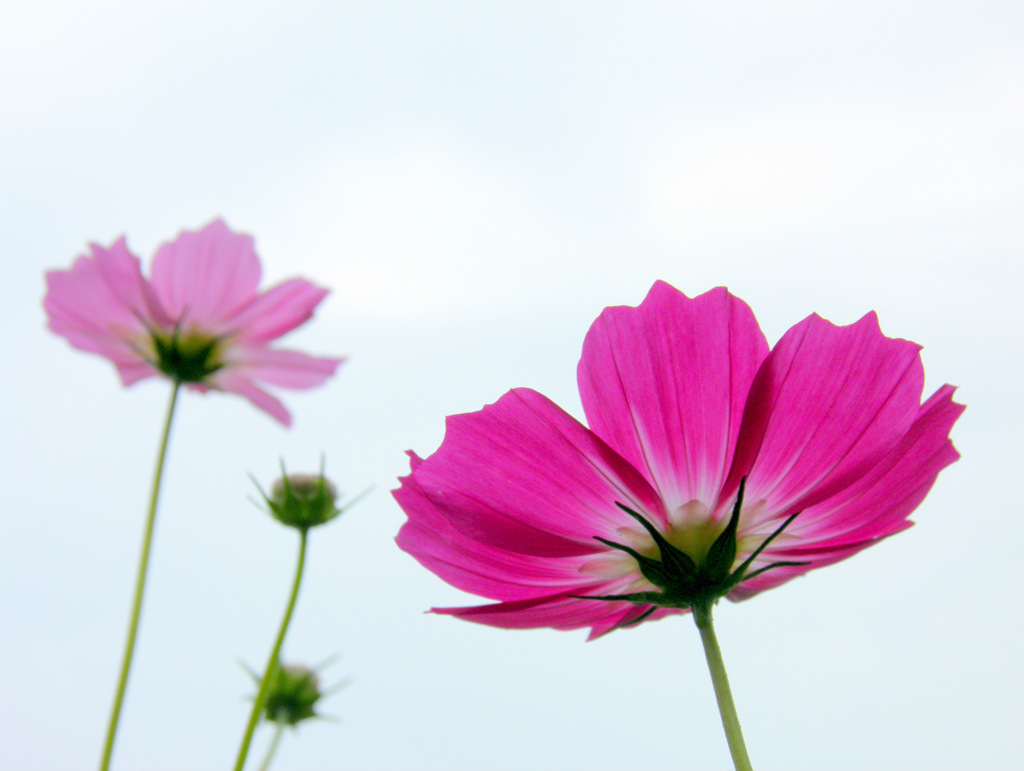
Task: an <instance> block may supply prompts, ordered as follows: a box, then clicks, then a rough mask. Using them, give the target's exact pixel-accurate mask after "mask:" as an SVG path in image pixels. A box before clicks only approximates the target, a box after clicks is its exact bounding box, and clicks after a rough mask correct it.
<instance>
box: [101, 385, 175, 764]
mask: <svg viewBox="0 0 1024 771" xmlns="http://www.w3.org/2000/svg"><path fill="white" fill-rule="evenodd" d="M179 390H181V383H180V382H179V381H177V380H176V381H174V387H173V388H172V389H171V403H170V405H169V406H168V408H167V419H166V420H165V421H164V431H163V436H162V437H161V439H160V450H159V452H158V453H157V456H156V471H155V472H154V474H153V490H152V492H151V493H150V496H149V513H148V514H147V516H146V531H145V535H143V537H142V553H141V555H140V557H139V571H138V574H137V575H136V577H135V598H134V600H133V601H132V614H131V619H130V620H129V622H128V639H127V641H126V642H125V649H124V659H123V660H122V662H121V676H120V678H119V679H118V682H117V692H116V693H115V695H114V707H113V709H112V710H111V711H110V722H109V724H108V725H107V739H106V742H105V743H104V745H103V758H102V760H101V761H100V771H107V769H109V768H110V759H111V756H112V755H113V754H114V737H115V736H116V735H117V724H118V722H119V721H120V719H121V706H122V704H123V703H124V694H125V691H126V690H127V688H128V672H129V670H131V666H132V655H133V654H134V653H135V638H136V636H137V635H138V632H139V619H140V618H141V616H142V596H143V594H144V592H145V589H146V573H147V572H148V570H149V553H150V550H151V547H152V545H153V528H154V525H155V523H156V503H157V499H158V498H159V497H160V482H161V480H162V479H163V475H164V459H165V458H166V457H167V444H168V440H169V439H170V436H171V420H172V419H173V418H174V405H175V404H176V403H177V401H178V391H179Z"/></svg>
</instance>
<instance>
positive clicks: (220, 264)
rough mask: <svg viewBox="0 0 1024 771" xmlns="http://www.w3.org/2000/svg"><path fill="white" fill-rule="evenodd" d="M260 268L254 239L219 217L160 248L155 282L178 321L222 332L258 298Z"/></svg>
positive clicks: (160, 295) (157, 290)
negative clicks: (245, 307)
mask: <svg viewBox="0 0 1024 771" xmlns="http://www.w3.org/2000/svg"><path fill="white" fill-rule="evenodd" d="M260 272H261V271H260V261H259V258H258V257H257V256H256V252H255V250H254V248H253V239H252V237H251V236H247V235H243V234H241V233H234V232H232V231H231V230H229V229H228V226H227V225H226V224H225V223H224V222H223V220H219V219H218V220H214V221H213V222H211V223H210V224H209V225H207V226H206V227H205V228H203V229H202V230H199V231H198V232H191V231H183V232H182V233H181V235H179V236H178V237H177V238H176V239H175V240H174V241H172V242H170V243H168V244H164V245H163V246H161V247H160V249H159V250H157V253H156V256H155V257H154V258H153V271H152V276H153V278H152V284H153V289H154V290H155V291H156V294H157V296H158V297H159V298H160V301H161V303H162V304H163V306H164V307H165V308H166V309H167V312H168V313H170V315H171V316H172V317H173V318H174V319H175V320H180V321H187V322H189V323H190V324H191V325H192V326H197V327H200V328H202V329H204V330H206V331H210V332H214V333H220V332H223V331H224V330H223V329H222V327H223V325H224V322H225V320H226V319H229V318H230V317H231V316H232V314H234V313H235V312H236V311H238V309H240V308H241V307H243V306H244V305H246V304H248V303H250V302H252V301H253V299H254V297H255V296H256V288H257V287H258V286H259V283H260Z"/></svg>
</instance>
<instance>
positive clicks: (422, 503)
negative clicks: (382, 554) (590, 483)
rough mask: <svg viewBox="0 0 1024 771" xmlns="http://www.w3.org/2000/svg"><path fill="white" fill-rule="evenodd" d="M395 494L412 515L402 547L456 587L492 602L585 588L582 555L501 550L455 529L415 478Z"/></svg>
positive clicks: (404, 529) (404, 481)
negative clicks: (559, 589)
mask: <svg viewBox="0 0 1024 771" xmlns="http://www.w3.org/2000/svg"><path fill="white" fill-rule="evenodd" d="M400 481H401V483H402V486H401V487H400V488H399V489H397V490H394V491H393V492H392V494H393V495H394V497H395V500H396V501H398V504H399V505H400V506H401V507H402V509H403V510H404V511H405V513H406V514H407V515H408V517H409V521H408V522H406V523H405V525H403V526H402V529H401V530H400V531H399V533H398V537H397V538H396V539H395V540H396V541H397V543H398V546H399V547H400V548H401V549H402V550H404V551H406V552H408V553H409V554H411V555H412V556H413V557H415V558H416V559H417V560H418V561H419V562H420V564H422V565H423V566H424V567H426V568H427V569H428V570H430V571H432V572H434V573H436V574H437V575H438V576H440V577H441V578H442V579H444V580H445V581H447V582H448V583H449V584H451V585H452V586H454V587H456V588H458V589H461V590H463V591H465V592H471V593H473V594H478V595H480V596H481V597H488V598H490V599H492V600H506V601H507V600H523V599H534V598H537V597H543V596H546V595H548V594H550V593H551V591H552V587H568V588H579V587H581V586H583V585H585V584H586V581H585V579H584V578H583V577H581V575H580V572H579V568H580V565H581V562H582V560H581V559H580V558H578V557H569V558H564V559H549V558H546V557H537V556H533V555H527V554H520V553H517V552H511V551H507V550H505V549H498V548H496V547H494V546H488V545H487V544H484V543H481V542H480V541H477V540H474V539H472V538H470V537H468V536H466V535H464V534H463V533H461V532H459V531H458V530H456V529H455V528H454V527H452V524H451V523H450V522H449V521H448V519H447V518H446V517H445V516H444V515H442V514H441V512H439V511H438V510H437V508H436V507H435V506H434V504H432V503H431V502H430V501H429V500H428V499H427V497H426V495H424V494H423V490H422V489H420V486H419V484H418V482H417V481H416V478H415V475H414V474H410V475H409V476H407V477H403V478H402V479H401V480H400Z"/></svg>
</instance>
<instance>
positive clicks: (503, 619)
mask: <svg viewBox="0 0 1024 771" xmlns="http://www.w3.org/2000/svg"><path fill="white" fill-rule="evenodd" d="M649 609H650V608H649V606H643V605H641V606H636V605H630V604H629V603H626V602H607V601H603V600H580V599H578V598H575V597H571V596H569V595H568V594H565V593H560V594H553V595H550V596H547V597H539V598H537V599H533V600H519V601H516V602H500V603H495V604H492V605H474V606H471V607H468V608H433V609H432V610H433V612H434V613H443V614H445V615H449V616H456V617H458V618H461V619H463V620H464V621H473V622H475V623H477V624H487V625H488V626H497V627H501V628H503V629H537V628H540V627H548V626H549V627H552V628H554V629H561V630H569V629H580V628H581V627H585V626H589V627H591V632H590V636H589V637H588V638H587V639H588V640H594V639H596V638H598V637H600V636H602V635H605V634H607V633H608V632H611V631H612V630H613V629H617V628H619V627H620V626H622V625H624V624H628V623H629V622H631V621H635V620H636V619H637V618H639V617H640V616H642V615H643V614H644V612H645V611H646V610H649ZM681 612H683V611H681V610H679V609H676V608H659V609H658V610H656V611H655V612H654V613H652V614H651V615H650V616H649V617H648V619H650V620H653V619H658V618H664V617H665V616H667V615H671V614H676V613H681Z"/></svg>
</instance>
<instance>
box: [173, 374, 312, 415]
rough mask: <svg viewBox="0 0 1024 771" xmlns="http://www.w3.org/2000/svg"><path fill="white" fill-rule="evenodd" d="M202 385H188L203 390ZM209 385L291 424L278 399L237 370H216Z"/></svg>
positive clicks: (287, 413)
mask: <svg viewBox="0 0 1024 771" xmlns="http://www.w3.org/2000/svg"><path fill="white" fill-rule="evenodd" d="M202 385H203V384H199V385H198V386H190V388H194V389H195V390H199V391H203V390H205V388H203V387H202ZM209 386H212V387H213V388H216V389H217V390H219V391H230V392H231V393H235V394H238V395H239V396H244V397H245V398H246V399H248V400H249V401H251V402H252V403H253V404H255V405H256V406H257V407H259V408H260V409H261V410H263V411H264V412H267V413H269V414H270V416H271V417H272V418H276V419H277V420H279V421H280V422H281V423H283V424H284V425H286V426H290V425H291V424H292V416H291V414H290V413H289V412H288V410H286V409H285V406H284V405H283V404H282V403H281V402H280V401H279V400H278V399H276V398H274V397H273V396H271V395H270V394H268V393H267V392H266V391H264V390H263V389H261V388H259V387H257V386H256V385H255V384H254V383H253V382H252V381H251V380H250V379H249V378H248V377H246V376H245V375H243V374H241V373H239V372H236V371H234V370H231V369H222V370H218V371H217V372H215V373H214V374H213V375H212V376H211V377H210V378H209Z"/></svg>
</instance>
